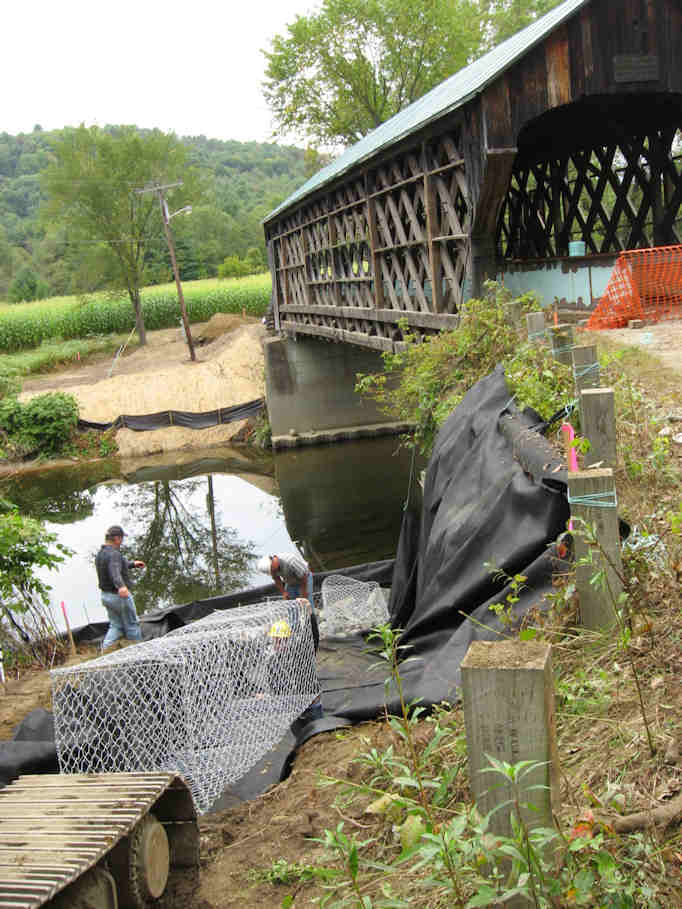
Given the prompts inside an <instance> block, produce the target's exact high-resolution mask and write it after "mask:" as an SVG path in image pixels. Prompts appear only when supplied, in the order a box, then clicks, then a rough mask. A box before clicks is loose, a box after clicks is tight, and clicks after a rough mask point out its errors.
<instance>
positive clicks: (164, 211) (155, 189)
mask: <svg viewBox="0 0 682 909" xmlns="http://www.w3.org/2000/svg"><path fill="white" fill-rule="evenodd" d="M175 186H182V180H179V181H178V182H177V183H166V184H164V185H163V186H149V187H146V188H145V189H137V190H135V192H137V193H150V192H151V193H158V194H159V205H160V206H161V220H162V221H163V229H164V231H165V232H166V242H167V243H168V252H169V254H170V260H171V265H172V266H173V275H174V276H175V286H176V287H177V289H178V300H179V301H180V312H181V313H182V324H183V326H184V329H185V337H186V338H187V346H188V347H189V355H190V358H191V359H192V360H193V361H194V362H196V359H197V356H196V354H195V353H194V344H193V342H192V333H191V331H190V328H189V319H188V318H187V309H186V308H185V297H184V295H183V293H182V284H181V283H180V272H179V271H178V263H177V261H176V258H175V246H174V245H173V236H172V234H171V231H170V225H169V223H168V222H169V221H170V219H171V218H174V217H175V216H176V215H180V214H182V213H183V212H187V213H189V212H191V211H192V206H191V205H185V207H184V208H181V209H179V210H178V211H175V212H173V214H172V215H169V214H168V205H167V203H166V199H165V196H164V194H163V193H164V190H166V189H172V188H173V187H175Z"/></svg>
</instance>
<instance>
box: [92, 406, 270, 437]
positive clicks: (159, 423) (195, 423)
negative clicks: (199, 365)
mask: <svg viewBox="0 0 682 909" xmlns="http://www.w3.org/2000/svg"><path fill="white" fill-rule="evenodd" d="M264 406H265V401H264V400H263V398H258V399H257V400H255V401H247V402H246V404H235V405H234V406H233V407H220V408H219V409H218V410H206V411H204V412H203V413H191V412H190V411H186V410H164V411H162V412H160V413H150V414H146V415H144V416H141V417H135V416H129V415H127V414H125V415H122V416H118V417H116V419H115V420H113V421H112V422H111V423H93V422H92V421H90V420H79V421H78V428H79V429H99V430H102V431H103V430H105V429H132V430H133V431H134V432H148V431H149V430H151V429H167V428H168V427H169V426H183V427H184V428H185V429H207V428H208V427H209V426H219V425H220V424H221V423H234V421H235V420H246V419H247V418H248V417H255V416H256V414H258V413H260V411H261V410H262V409H263V407H264Z"/></svg>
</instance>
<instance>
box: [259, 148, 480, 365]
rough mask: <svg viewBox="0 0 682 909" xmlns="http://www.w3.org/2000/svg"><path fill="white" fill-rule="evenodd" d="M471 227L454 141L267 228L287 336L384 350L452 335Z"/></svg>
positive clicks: (367, 174)
mask: <svg viewBox="0 0 682 909" xmlns="http://www.w3.org/2000/svg"><path fill="white" fill-rule="evenodd" d="M471 219H472V211H471V203H470V192H469V186H468V183H467V176H466V173H465V168H464V161H463V159H462V156H461V155H460V153H459V150H458V136H457V134H453V133H449V134H446V135H442V136H439V137H438V138H437V139H432V140H430V141H429V142H423V143H421V144H420V145H418V146H415V147H413V148H411V149H408V150H407V151H402V152H401V153H400V154H396V155H395V156H394V157H391V158H389V159H388V160H385V161H384V162H382V163H381V164H380V165H378V166H376V167H374V168H371V169H367V170H365V171H362V172H358V171H356V172H355V173H354V174H353V175H351V176H349V178H348V179H347V180H346V182H344V183H343V184H341V185H338V186H336V187H334V188H333V189H332V190H331V191H329V192H327V193H326V194H324V195H322V196H319V197H317V198H315V199H314V201H309V202H307V203H304V204H303V205H302V206H301V207H300V208H299V209H297V210H296V211H295V212H293V213H292V214H289V215H287V216H286V217H283V218H282V219H280V220H279V221H277V222H275V223H274V224H272V225H269V230H268V239H269V243H270V245H271V249H272V257H273V265H274V274H275V277H276V283H275V287H276V294H277V304H278V309H279V319H280V327H281V328H282V329H283V330H285V331H289V332H295V333H302V334H312V335H317V336H320V337H330V338H336V339H339V340H344V341H349V342H351V343H355V344H363V345H365V346H370V347H375V348H377V349H380V350H391V349H393V347H394V343H395V342H398V343H400V342H401V341H402V339H403V326H404V324H405V323H407V325H408V327H409V329H410V330H411V331H412V332H415V333H418V334H422V333H425V334H428V333H432V332H434V331H437V330H439V329H441V328H447V327H453V326H454V324H456V321H457V315H456V314H457V312H458V310H459V307H460V306H461V303H462V294H463V286H464V279H465V276H466V271H467V263H468V257H469V247H470V242H469V234H470V229H471ZM402 320H404V322H403V321H402Z"/></svg>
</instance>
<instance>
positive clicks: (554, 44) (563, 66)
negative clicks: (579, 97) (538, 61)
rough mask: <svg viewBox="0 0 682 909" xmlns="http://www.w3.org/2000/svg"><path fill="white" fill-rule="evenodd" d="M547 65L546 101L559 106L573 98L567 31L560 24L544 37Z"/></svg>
mask: <svg viewBox="0 0 682 909" xmlns="http://www.w3.org/2000/svg"><path fill="white" fill-rule="evenodd" d="M545 63H546V66H547V101H548V103H549V106H550V107H560V106H561V105H562V104H569V103H570V102H571V101H572V100H573V96H572V92H571V61H570V54H569V46H568V32H567V30H566V27H565V25H560V26H559V27H558V28H556V29H555V30H554V31H553V32H552V33H551V34H550V35H548V36H547V37H546V38H545Z"/></svg>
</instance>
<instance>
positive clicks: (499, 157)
mask: <svg viewBox="0 0 682 909" xmlns="http://www.w3.org/2000/svg"><path fill="white" fill-rule="evenodd" d="M517 151H518V149H517V148H516V146H513V147H510V148H498V149H495V150H490V151H488V152H487V153H486V157H485V170H484V174H483V181H482V183H481V186H480V187H479V196H478V202H477V203H476V211H475V213H474V223H473V226H472V230H471V232H472V234H473V235H474V236H480V235H490V234H493V233H494V232H495V230H496V228H497V220H498V217H499V213H500V209H501V208H502V205H503V203H504V200H505V198H506V196H507V190H508V188H509V181H510V179H511V174H512V170H513V167H514V161H515V159H516V153H517Z"/></svg>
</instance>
